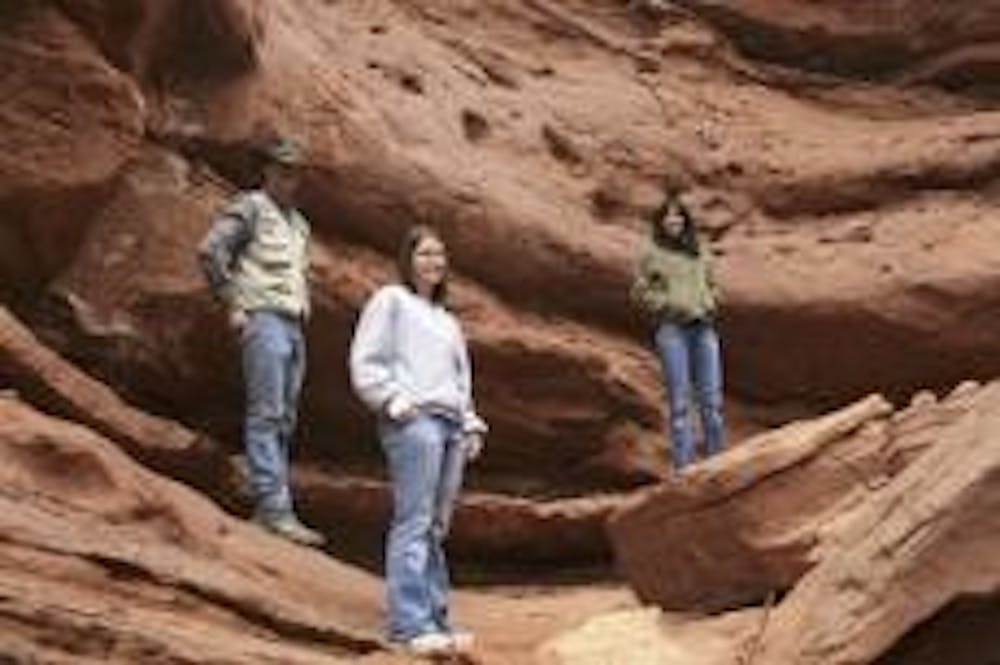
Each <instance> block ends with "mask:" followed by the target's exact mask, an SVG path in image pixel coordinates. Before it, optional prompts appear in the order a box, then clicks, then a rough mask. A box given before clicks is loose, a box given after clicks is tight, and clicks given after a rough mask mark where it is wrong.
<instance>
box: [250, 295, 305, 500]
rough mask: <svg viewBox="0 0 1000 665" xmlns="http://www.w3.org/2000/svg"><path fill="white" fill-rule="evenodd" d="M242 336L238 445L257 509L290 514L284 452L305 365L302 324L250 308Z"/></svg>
mask: <svg viewBox="0 0 1000 665" xmlns="http://www.w3.org/2000/svg"><path fill="white" fill-rule="evenodd" d="M242 341H243V381H244V384H245V388H246V419H245V421H244V444H245V446H246V454H247V461H248V463H249V467H250V487H251V490H252V491H253V495H254V500H255V501H256V504H257V512H258V513H264V514H267V515H270V516H278V515H286V514H292V513H294V509H293V507H292V494H291V490H290V489H289V482H288V457H289V448H290V446H291V443H292V435H293V433H294V432H295V421H296V416H297V412H298V402H299V394H300V393H301V391H302V381H303V378H304V377H305V370H306V344H305V337H304V336H303V334H302V324H301V323H300V322H299V321H298V320H297V319H293V318H290V317H285V316H282V315H280V314H276V313H274V312H269V311H255V312H251V313H250V315H249V320H248V321H247V323H246V327H245V328H244V329H243V335H242Z"/></svg>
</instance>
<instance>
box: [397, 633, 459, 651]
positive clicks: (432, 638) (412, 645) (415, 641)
mask: <svg viewBox="0 0 1000 665" xmlns="http://www.w3.org/2000/svg"><path fill="white" fill-rule="evenodd" d="M406 650H407V651H409V652H410V653H412V654H413V655H415V656H444V655H447V654H450V653H452V651H453V650H454V642H453V641H452V638H451V636H450V635H445V634H444V633H424V634H423V635H417V636H416V637H413V638H410V639H409V640H408V641H407V642H406Z"/></svg>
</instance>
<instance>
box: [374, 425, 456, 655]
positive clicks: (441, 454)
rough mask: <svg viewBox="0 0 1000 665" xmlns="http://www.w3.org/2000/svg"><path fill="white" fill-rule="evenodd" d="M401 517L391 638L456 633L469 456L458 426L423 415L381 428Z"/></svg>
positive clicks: (388, 573)
mask: <svg viewBox="0 0 1000 665" xmlns="http://www.w3.org/2000/svg"><path fill="white" fill-rule="evenodd" d="M380 434H381V439H382V448H383V449H384V451H385V455H386V458H387V459H388V462H389V475H390V478H391V480H392V494H393V513H392V524H391V525H390V527H389V533H388V538H387V540H386V551H385V577H386V591H387V601H388V606H389V612H388V614H389V617H388V618H389V621H388V624H389V625H388V629H389V637H390V639H393V640H399V641H405V640H409V639H411V638H413V637H416V636H417V635H422V634H424V633H428V632H448V631H450V630H451V626H450V625H449V621H448V591H449V580H448V562H447V560H446V559H445V552H444V545H443V544H444V539H445V537H446V536H447V535H448V527H449V525H450V523H451V514H452V510H453V509H454V505H455V500H456V499H457V497H458V493H459V490H460V489H461V486H462V474H463V471H464V469H465V452H464V448H463V446H462V441H461V437H462V434H461V428H460V426H459V424H458V423H455V422H452V421H451V420H448V419H446V418H442V417H439V416H433V415H427V414H419V415H417V416H414V417H413V418H410V419H409V420H406V421H404V422H402V423H389V422H383V423H380Z"/></svg>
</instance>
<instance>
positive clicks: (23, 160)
mask: <svg viewBox="0 0 1000 665" xmlns="http://www.w3.org/2000/svg"><path fill="white" fill-rule="evenodd" d="M916 4H917V5H919V3H916ZM761 7H762V5H761V6H758V5H754V4H753V3H747V6H746V7H743V6H741V5H734V6H731V7H730V8H729V10H727V11H730V12H734V11H735V12H740V15H741V16H744V17H745V18H747V19H748V20H749V19H750V18H754V20H759V21H765V22H766V21H771V22H773V23H774V26H775V28H774V29H776V30H777V29H785V28H786V27H787V30H789V31H791V30H792V29H793V28H794V29H798V27H797V26H798V24H797V23H796V21H799V22H800V23H806V24H808V23H809V21H813V20H819V19H813V18H810V17H812V16H813V15H814V14H816V15H817V16H820V15H822V16H826V15H827V14H829V15H831V16H835V17H839V18H837V21H839V23H838V22H836V21H832V22H829V25H830V26H831V27H829V31H830V33H831V34H836V33H837V29H838V28H837V26H844V25H847V21H848V20H849V19H851V18H852V17H854V14H852V13H851V12H849V11H848V9H847V8H845V7H842V6H841V5H838V4H837V3H825V5H810V6H809V7H808V8H803V9H802V11H801V12H793V11H791V10H788V11H782V12H777V11H775V12H770V11H766V12H765V11H764V10H762V9H761ZM921 7H922V5H921ZM689 9H690V11H688V12H686V13H685V12H680V13H676V14H675V15H672V16H671V17H668V18H666V19H663V20H662V21H661V22H660V23H657V24H655V25H654V26H651V25H650V24H649V23H648V21H647V20H646V19H643V18H640V17H637V16H635V15H632V14H630V13H629V12H628V11H627V10H626V8H625V7H624V3H623V5H621V6H619V5H616V4H613V3H586V2H567V3H546V2H542V3H535V2H531V3H521V2H514V1H511V0H507V1H500V0H497V1H495V2H487V3H476V4H460V5H454V4H453V3H437V2H433V1H430V0H428V1H425V2H419V3H409V4H407V5H406V6H405V7H404V6H400V5H396V4H393V3H389V2H385V3H380V2H376V3H365V4H363V5H357V6H355V5H352V4H350V3H347V4H344V3H341V4H340V5H332V4H327V3H320V2H310V1H303V2H299V3H296V4H295V5H294V6H284V7H281V8H277V7H272V6H271V5H267V4H263V3H252V2H239V1H237V0H233V1H231V2H199V3H139V4H134V3H130V4H129V5H128V6H127V7H126V5H124V4H121V3H114V2H89V3H83V2H69V1H67V2H61V3H55V4H53V5H30V6H28V7H27V8H25V9H22V10H20V11H16V12H13V13H12V17H11V20H10V21H8V22H7V27H6V28H5V31H4V35H3V42H2V50H0V54H2V59H3V64H4V67H5V70H7V71H10V72H14V73H15V74H12V75H11V76H8V77H5V79H4V83H3V84H4V86H5V87H6V98H7V99H9V100H11V103H9V104H6V105H5V109H4V111H3V112H4V114H5V119H6V122H5V126H6V127H9V128H10V131H9V132H7V133H6V134H5V139H4V141H5V144H4V145H5V146H6V149H5V151H4V154H5V156H4V165H3V171H2V173H3V177H2V178H0V180H2V181H3V186H4V188H3V190H2V193H0V200H2V201H3V203H4V208H5V210H7V211H8V213H7V215H8V218H9V219H10V220H11V222H12V223H9V224H6V225H5V227H4V228H5V231H4V233H5V238H6V240H5V242H4V257H5V258H4V259H3V260H2V261H0V265H2V269H3V274H4V275H6V276H7V277H8V279H6V280H5V283H6V287H5V290H6V291H7V292H8V293H9V297H10V298H14V299H17V300H18V302H20V303H21V304H20V305H19V306H18V311H19V312H21V313H22V314H23V315H24V316H27V317H28V318H30V319H31V320H32V321H43V320H44V321H45V322H47V333H46V334H47V335H48V336H49V337H48V338H49V339H52V340H54V343H55V344H56V345H57V348H58V349H60V350H62V351H64V352H66V353H68V354H69V355H70V356H71V357H72V358H73V359H74V360H76V361H78V362H81V363H83V364H85V365H86V366H87V367H88V368H89V369H90V370H91V371H93V372H95V373H96V374H98V375H99V376H101V377H103V378H105V379H106V380H108V381H111V382H112V383H114V384H115V385H116V387H118V388H119V389H120V390H122V391H123V392H125V393H126V394H127V395H128V396H130V397H131V398H132V399H134V400H138V401H140V402H141V403H143V404H146V405H147V406H148V407H149V408H153V409H155V410H157V411H160V412H168V413H175V414H177V416H178V417H180V418H182V419H183V420H184V421H185V422H186V423H188V424H190V425H193V426H195V427H197V428H199V429H208V430H209V431H211V432H212V433H213V434H215V435H216V436H217V437H219V438H221V439H223V440H224V441H233V440H234V439H235V438H236V434H237V428H238V421H237V415H236V414H237V413H238V405H239V385H238V378H237V375H236V369H235V363H234V353H233V350H234V349H233V341H232V340H230V339H228V338H227V337H226V335H225V333H224V331H223V329H222V326H221V325H220V319H219V317H218V313H217V312H215V310H214V309H213V307H212V305H211V304H210V302H209V299H208V298H207V296H206V295H205V294H204V288H203V285H202V283H201V281H200V278H199V277H198V275H197V274H196V273H195V270H194V267H193V259H192V256H193V251H194V247H195V245H196V243H197V240H198V238H199V237H200V235H201V234H202V233H203V232H204V231H205V229H206V227H207V224H208V221H209V218H210V216H211V214H212V212H213V211H214V210H215V209H217V208H218V206H219V205H220V204H221V202H222V201H224V199H225V198H226V197H227V196H228V195H229V194H231V192H232V191H233V188H234V187H235V186H237V185H246V184H247V183H249V182H252V177H253V176H252V171H253V169H252V168H251V165H250V164H249V158H248V152H247V147H248V146H249V145H250V143H251V142H252V141H253V140H254V139H255V138H256V137H257V136H258V135H259V134H260V132H261V131H263V130H262V128H264V129H267V130H268V131H271V130H275V129H277V130H279V131H283V132H286V133H289V134H293V135H296V136H298V137H300V138H301V139H303V140H305V141H306V142H307V143H308V145H309V146H310V164H311V169H310V177H309V179H308V183H307V184H306V187H305V188H304V192H303V196H304V198H303V201H304V203H305V206H306V209H307V212H309V213H310V216H311V217H312V219H313V221H314V224H315V227H316V235H317V240H318V243H317V244H318V251H317V259H316V269H315V274H314V284H315V287H316V300H317V305H318V307H317V315H316V317H315V320H314V322H313V324H312V327H311V330H310V338H311V339H312V340H313V349H312V365H311V367H312V373H311V381H310V385H309V389H308V394H307V402H308V406H307V414H306V415H307V417H306V426H305V431H304V432H303V437H302V438H303V452H304V453H305V455H307V456H309V457H311V458H314V459H320V460H332V461H333V462H334V463H339V464H345V463H348V464H350V465H351V466H352V467H353V466H361V467H368V466H373V465H376V464H378V460H377V458H378V454H377V451H376V448H375V447H374V446H373V445H372V443H371V438H372V437H371V429H370V422H369V421H368V419H367V418H366V416H365V415H364V414H363V413H362V412H361V409H360V407H359V406H358V405H357V404H356V403H355V402H353V400H352V398H351V397H350V395H349V391H348V388H347V382H346V378H345V365H344V349H345V347H346V344H347V340H348V339H349V335H350V332H351V326H352V324H353V320H354V317H355V316H356V311H357V308H358V307H359V306H360V304H361V302H362V301H363V299H364V297H365V296H366V294H367V293H368V292H370V290H371V289H372V288H373V287H374V286H375V285H377V284H378V283H380V282H383V281H385V280H388V279H391V278H392V275H393V266H392V259H391V257H392V256H393V255H394V250H395V244H396V242H397V241H398V238H399V237H400V233H401V231H402V229H403V228H404V227H405V226H406V225H408V224H410V223H412V222H415V221H431V222H434V223H436V224H437V225H439V226H440V227H441V228H442V229H443V230H444V232H445V235H446V237H447V240H448V242H449V244H450V245H451V248H452V250H453V256H452V263H453V267H454V269H455V271H456V273H457V281H458V287H459V288H458V289H457V294H456V307H457V308H458V311H459V313H460V315H461V316H462V317H463V319H464V321H465V323H466V325H467V327H468V329H469V332H470V335H471V338H472V342H473V351H474V355H475V360H476V363H477V369H478V379H479V380H478V385H477V388H478V391H479V401H480V402H481V403H482V404H483V408H484V411H485V413H486V415H487V416H488V417H489V419H490V420H491V422H492V423H493V425H494V436H493V441H494V443H493V445H492V447H491V450H490V454H489V455H488V456H487V458H486V459H485V464H484V473H483V474H482V475H483V479H482V481H481V482H484V483H486V484H488V485H491V486H495V487H497V488H500V489H504V490H506V491H515V492H517V493H519V494H525V493H527V494H534V495H551V494H553V493H555V494H575V493H579V492H580V491H581V490H585V489H593V488H595V487H624V486H629V485H633V484H635V483H636V482H642V481H643V480H645V479H648V478H650V477H651V475H650V471H649V463H650V460H654V458H653V457H650V453H651V451H652V449H653V448H652V447H653V446H657V447H658V446H659V441H658V439H659V434H658V429H659V425H660V409H661V396H660V389H659V377H658V368H657V366H656V362H655V359H654V358H653V357H652V356H651V354H650V353H649V349H648V346H647V342H646V337H647V332H646V331H645V330H644V328H643V326H642V324H640V323H639V322H638V321H637V320H636V319H635V318H634V315H633V314H632V313H631V312H630V311H629V307H628V303H627V299H626V297H625V293H626V291H627V286H628V280H629V273H630V270H631V262H632V257H633V255H634V252H635V248H636V245H637V243H638V242H639V239H640V237H641V236H642V235H643V234H644V233H645V227H644V223H643V222H642V221H641V220H640V215H641V213H642V211H643V210H646V209H648V208H649V207H650V206H652V205H653V204H655V203H656V200H657V197H658V194H657V190H658V186H659V183H660V181H661V180H662V179H663V178H665V177H668V178H672V179H673V180H675V181H678V182H685V183H688V184H690V185H691V186H692V187H693V188H694V191H693V199H694V200H695V201H696V207H697V209H698V210H699V213H700V215H701V217H702V219H703V223H704V225H705V227H706V230H707V231H708V233H709V235H710V236H711V238H712V239H713V240H714V242H713V246H714V249H715V251H716V252H717V253H718V254H720V258H719V264H720V270H721V277H722V282H723V285H724V287H725V291H726V294H727V300H726V302H727V305H726V309H725V313H724V315H723V320H722V324H721V325H722V331H723V334H724V339H725V341H726V356H727V361H728V365H727V369H728V377H729V386H730V402H731V403H732V405H733V407H732V409H731V417H730V422H731V428H732V433H733V435H734V436H737V437H738V436H741V435H743V434H746V433H751V432H754V431H757V430H759V429H760V428H761V427H762V426H764V425H767V424H770V423H771V422H773V421H774V420H775V419H776V418H779V417H780V414H783V413H786V412H789V411H790V412H792V413H799V414H802V413H810V412H816V411H817V410H819V409H826V408H827V407H829V406H834V405H838V404H843V403H846V402H847V401H849V400H850V399H852V398H854V397H856V396H858V395H860V394H863V393H866V392H868V391H869V390H872V389H881V390H886V391H889V392H890V394H892V395H906V394H908V393H909V392H911V391H912V390H913V389H916V388H919V387H923V386H948V385H953V384H954V383H956V382H957V381H958V380H960V379H962V378H966V377H970V376H971V377H975V376H988V375H989V374H990V373H991V372H995V369H996V367H997V366H998V365H1000V358H998V356H997V355H996V347H995V345H994V344H992V343H991V339H992V334H991V331H992V330H994V329H995V326H996V324H997V320H996V312H997V311H1000V310H998V308H997V307H996V304H997V303H996V299H997V294H998V293H1000V289H997V288H996V286H997V285H996V275H997V271H996V258H995V253H994V252H992V251H990V250H989V248H990V247H991V246H992V244H993V243H994V242H995V241H996V240H997V239H998V238H997V225H996V223H995V222H994V221H993V220H992V218H991V215H990V210H991V207H992V196H993V195H992V194H991V193H990V190H989V189H988V188H982V187H980V185H983V184H987V183H989V182H990V181H991V179H992V175H991V174H993V172H994V170H995V168H994V167H995V155H996V139H995V137H994V136H993V132H992V130H991V129H990V127H991V126H992V124H993V120H994V117H993V115H992V113H991V112H990V111H989V110H988V109H987V108H986V107H985V103H984V102H982V101H981V100H978V98H977V99H976V100H973V99H972V98H971V97H962V96H951V97H948V96H945V95H942V94H938V93H936V92H933V91H918V90H913V91H908V90H906V89H905V88H899V87H877V86H871V85H855V84H853V83H851V82H850V81H838V82H833V83H831V84H830V85H829V86H827V88H826V89H825V90H824V91H823V92H822V94H819V93H816V94H814V90H813V89H812V88H810V85H811V84H810V82H809V81H810V79H808V78H803V77H799V78H795V76H796V75H795V72H794V71H791V72H784V73H783V74H781V75H780V76H779V75H778V74H774V73H772V71H771V70H768V69H761V70H755V69H754V62H753V61H752V60H742V59H740V58H741V56H740V55H739V51H738V50H735V51H734V50H733V49H731V48H730V46H729V42H728V41H727V39H728V38H729V34H730V31H729V30H728V27H727V25H728V24H726V25H722V24H720V23H718V21H717V20H716V15H715V12H714V10H712V9H711V8H709V7H707V6H706V7H702V6H701V5H699V4H698V3H691V5H690V7H689ZM702 9H704V11H702ZM911 9H912V8H909V7H902V6H900V7H899V11H900V12H903V11H907V12H910V10H911ZM920 11H923V9H920V8H917V9H913V10H912V12H911V13H913V12H916V13H914V14H913V15H914V16H916V15H918V14H919V12H920ZM984 11H985V10H984ZM762 12H763V13H762ZM824 12H825V13H824ZM857 12H861V10H860V9H857V10H855V14H857ZM758 14H761V16H760V17H758V16H757V15H758ZM907 15H909V14H907ZM779 16H780V18H781V20H780V21H779V20H778V18H776V17H779ZM858 16H860V17H861V18H864V21H863V22H862V21H861V20H860V18H859V19H858V21H859V22H858V25H859V26H862V25H864V26H867V25H869V24H870V25H874V26H875V27H877V28H878V29H877V30H876V29H874V28H873V29H872V34H873V35H875V37H873V39H875V38H878V39H883V38H884V39H885V40H886V42H887V43H888V42H889V41H891V39H894V38H895V37H894V36H893V35H894V33H892V31H891V29H890V25H889V24H890V22H889V21H888V20H883V19H884V17H883V16H882V15H881V14H879V12H878V11H876V10H875V9H871V10H870V12H869V14H864V13H863V12H862V13H861V14H858ZM949 16H950V15H949ZM984 16H985V17H986V18H988V16H989V15H988V14H987V15H984ZM945 18H946V17H945ZM953 18H954V17H953ZM942 20H944V18H942ZM879 21H881V22H879ZM955 21H958V19H957V18H954V21H952V23H955ZM984 22H985V23H988V21H985V19H984V21H979V22H974V23H969V24H966V23H965V22H964V20H963V21H959V22H958V23H955V26H956V27H955V28H954V29H955V30H957V31H959V32H961V30H962V29H963V28H962V26H966V25H968V26H974V27H975V30H977V31H979V30H980V28H981V26H982V25H983V23H984ZM949 25H950V24H949ZM789 26H790V27H789ZM893 29H895V30H897V31H899V30H902V29H901V28H898V27H896V28H893ZM968 29H969V30H972V29H973V27H969V28H968ZM983 29H984V30H985V28H983ZM716 30H719V31H718V32H716ZM925 32H926V33H927V34H931V33H932V32H933V31H931V30H930V28H927V29H926V30H925ZM925 32H919V33H914V36H913V40H915V41H916V42H919V41H920V39H922V37H920V35H923V34H925ZM906 34H910V33H906ZM934 34H937V33H934ZM961 34H966V33H961ZM968 34H973V33H968ZM975 34H977V35H978V34H980V33H979V32H976V33H975ZM983 35H984V36H983V38H984V39H986V38H988V37H989V34H988V33H983ZM941 39H944V37H941ZM815 48H817V49H820V50H822V49H823V48H826V47H825V46H824V42H823V41H822V40H818V41H817V42H816V46H815ZM926 48H927V50H928V51H931V50H933V49H932V47H931V46H927V47H926ZM193 52H198V53H202V54H203V57H200V58H197V59H196V58H194V57H193V56H192V55H191V54H192V53H193ZM751 55H752V54H751ZM789 77H790V78H789ZM28 80H30V81H31V85H30V86H28V85H26V81H28ZM772 80H773V82H774V85H773V86H770V87H769V86H768V85H767V84H768V82H769V81H772ZM69 109H72V113H70V111H69ZM17 128H23V131H21V130H18V129H17ZM942 219H946V220H947V223H942V221H941V220H942ZM43 296H45V297H44V298H43ZM39 301H44V302H45V303H46V305H45V307H41V306H39V305H38V304H37V303H38V302H39ZM43 313H44V316H42V314H43ZM36 325H41V324H40V323H36ZM913 358H920V361H919V362H912V359H913ZM776 406H780V407H781V408H779V409H778V410H777V411H775V407H776ZM776 414H777V415H776ZM659 457H661V458H662V455H660V456H659ZM654 461H655V460H654ZM658 464H659V465H660V467H661V468H662V459H661V460H660V461H659V462H658ZM653 466H654V467H655V466H656V463H654V464H653ZM652 475H653V476H655V475H656V472H655V471H654V472H653V474H652ZM477 482H480V481H479V480H477Z"/></svg>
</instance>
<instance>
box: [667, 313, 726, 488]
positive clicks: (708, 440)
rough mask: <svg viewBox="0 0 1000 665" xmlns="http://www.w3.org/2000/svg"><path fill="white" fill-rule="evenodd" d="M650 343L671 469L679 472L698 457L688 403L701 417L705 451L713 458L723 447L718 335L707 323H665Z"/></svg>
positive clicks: (720, 366) (720, 359)
mask: <svg viewBox="0 0 1000 665" xmlns="http://www.w3.org/2000/svg"><path fill="white" fill-rule="evenodd" d="M655 342H656V350H657V352H658V355H659V357H660V363H661V366H662V368H663V377H664V383H665V385H666V391H667V406H668V410H669V417H668V419H669V430H670V441H671V444H672V447H673V461H674V467H675V468H677V469H681V468H683V467H685V466H687V465H688V464H691V463H692V462H694V461H695V459H696V458H697V447H696V444H695V436H694V430H693V428H692V423H691V404H692V401H693V402H694V403H695V405H696V407H697V410H698V413H699V414H700V416H701V429H702V433H703V435H704V438H705V451H706V453H707V454H708V455H714V454H716V453H718V452H720V451H721V450H722V447H723V443H724V436H725V435H724V429H725V426H724V423H723V417H722V358H721V353H720V348H719V336H718V334H717V333H716V332H715V328H714V327H713V325H712V324H711V323H710V322H707V321H693V322H690V323H675V322H672V321H665V322H663V323H661V324H660V326H659V327H658V328H657V329H656V334H655Z"/></svg>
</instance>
